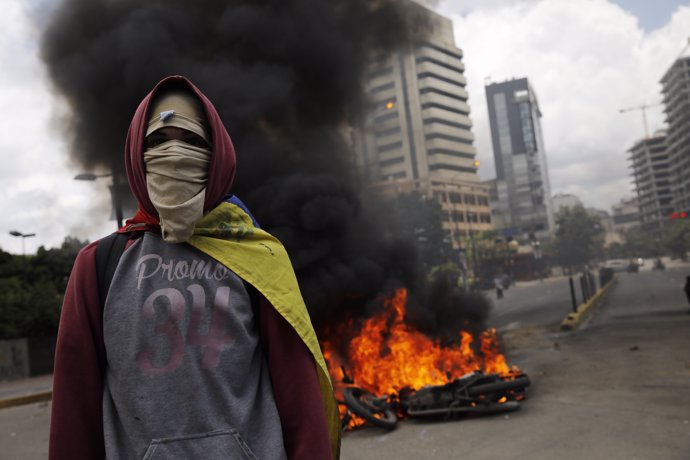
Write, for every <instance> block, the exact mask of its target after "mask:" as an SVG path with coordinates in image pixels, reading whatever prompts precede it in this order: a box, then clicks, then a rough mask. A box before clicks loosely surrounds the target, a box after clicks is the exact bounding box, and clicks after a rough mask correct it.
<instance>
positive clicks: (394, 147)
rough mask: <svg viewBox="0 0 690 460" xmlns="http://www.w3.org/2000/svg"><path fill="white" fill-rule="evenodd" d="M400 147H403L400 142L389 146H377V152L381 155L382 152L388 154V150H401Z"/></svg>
mask: <svg viewBox="0 0 690 460" xmlns="http://www.w3.org/2000/svg"><path fill="white" fill-rule="evenodd" d="M402 145H403V144H402V141H398V142H392V143H390V144H384V145H379V147H378V151H379V153H382V152H388V151H390V150H397V149H399V148H401V147H402Z"/></svg>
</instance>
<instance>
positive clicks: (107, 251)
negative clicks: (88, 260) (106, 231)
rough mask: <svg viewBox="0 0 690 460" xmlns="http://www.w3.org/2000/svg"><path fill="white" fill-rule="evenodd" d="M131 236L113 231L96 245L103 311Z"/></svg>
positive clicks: (99, 288) (99, 289)
mask: <svg viewBox="0 0 690 460" xmlns="http://www.w3.org/2000/svg"><path fill="white" fill-rule="evenodd" d="M129 238H130V235H128V234H125V233H113V234H111V235H108V236H106V237H105V238H103V239H101V240H100V241H99V242H98V246H96V277H97V279H98V293H99V301H100V304H101V311H103V309H104V308H105V299H106V297H108V291H109V290H110V283H111V282H112V280H113V276H114V275H115V269H116V268H117V264H118V263H119V262H120V257H122V253H123V252H125V246H126V245H127V241H128V240H129Z"/></svg>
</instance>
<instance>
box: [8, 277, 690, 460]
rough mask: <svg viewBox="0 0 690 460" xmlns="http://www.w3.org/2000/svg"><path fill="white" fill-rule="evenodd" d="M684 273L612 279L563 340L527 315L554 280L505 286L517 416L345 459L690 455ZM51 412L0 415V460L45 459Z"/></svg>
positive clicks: (349, 445)
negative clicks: (520, 392) (521, 378)
mask: <svg viewBox="0 0 690 460" xmlns="http://www.w3.org/2000/svg"><path fill="white" fill-rule="evenodd" d="M686 274H688V275H690V265H684V266H680V267H676V268H669V269H668V270H666V271H665V272H651V271H644V272H641V273H638V274H627V273H624V274H621V276H620V278H619V280H618V283H617V285H615V286H613V288H612V289H611V291H609V293H608V294H607V297H606V299H605V300H604V302H603V304H602V305H601V306H600V307H599V308H598V309H597V311H596V312H595V314H594V317H593V319H592V320H591V322H589V323H588V324H586V325H585V326H584V328H583V329H581V330H578V331H575V332H567V333H562V332H555V330H554V328H552V327H550V326H548V325H549V324H552V320H551V319H549V320H546V321H544V323H542V324H541V325H540V324H539V323H538V322H535V321H536V320H533V319H530V318H537V319H539V320H544V319H545V318H546V316H547V315H546V313H545V312H547V311H548V312H550V311H551V310H550V309H549V308H550V307H549V306H548V300H547V301H536V299H537V298H539V294H540V293H542V292H546V291H550V290H553V292H554V293H555V292H557V291H558V289H557V288H556V287H557V285H558V281H557V280H550V282H549V281H545V284H544V285H543V286H541V285H536V288H534V289H535V290H536V294H535V290H530V289H528V288H530V286H529V285H524V286H518V289H514V288H511V290H509V291H508V293H507V296H506V297H505V298H504V299H503V300H505V301H506V302H505V303H504V304H503V305H501V304H500V303H499V304H497V306H496V311H495V313H496V314H497V316H496V318H498V319H500V318H508V319H507V320H505V321H507V322H506V323H504V324H512V323H515V322H516V321H517V322H519V324H518V325H513V326H512V327H510V328H507V329H506V330H504V332H503V333H502V337H503V340H504V342H505V345H506V348H507V350H508V353H507V354H508V360H509V362H510V363H511V364H518V365H519V366H520V367H521V368H522V369H523V370H524V371H525V372H526V373H527V374H528V375H529V376H530V378H531V380H532V386H531V387H530V388H529V391H528V398H527V400H526V401H524V402H523V403H522V405H521V409H520V410H519V411H517V412H513V413H510V414H506V415H493V416H485V417H475V418H465V419H459V420H453V421H441V422H433V423H431V422H425V423H422V422H417V421H413V420H407V421H403V422H401V423H399V426H398V429H397V430H395V431H392V432H384V431H381V430H378V429H375V428H367V429H361V430H358V431H356V432H350V433H346V434H345V436H344V439H343V450H342V457H341V458H342V460H385V459H403V460H404V459H424V460H441V459H444V460H445V459H456V458H471V459H482V460H483V459H486V460H493V459H500V460H511V459H515V460H518V459H520V460H522V459H530V460H541V459H544V460H552V459H558V460H579V459H588V460H589V459H594V460H598V459H601V460H604V459H605V460H618V459H621V460H622V459H625V460H633V459H636V460H647V459H650V460H687V459H690V353H689V352H688V351H689V350H690V314H689V307H688V303H687V301H686V299H685V296H684V294H683V292H682V290H681V288H682V285H683V283H684V278H685V276H686ZM521 288H524V292H523V290H522V289H521ZM530 292H531V293H530ZM511 295H512V296H513V298H512V299H511ZM523 297H524V299H523ZM520 299H522V300H520ZM530 299H531V301H530ZM509 301H512V302H515V303H509ZM520 302H521V303H520ZM515 305H523V307H522V309H523V310H524V309H525V308H528V309H529V308H532V309H536V311H533V312H532V313H530V314H525V313H524V312H522V313H520V309H521V308H519V307H516V306H515ZM501 308H504V310H501ZM553 309H554V310H555V307H554V308H553ZM554 317H556V318H561V317H562V316H561V315H560V314H555V313H554ZM500 321H503V320H500ZM497 322H499V321H497ZM545 324H546V325H545ZM49 412H50V404H49V403H42V404H32V405H27V406H22V407H15V408H10V409H2V410H0V460H4V459H7V460H10V459H12V460H14V459H22V460H34V459H36V460H38V459H45V458H47V457H46V453H47V439H48V424H49Z"/></svg>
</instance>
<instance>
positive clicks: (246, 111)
mask: <svg viewBox="0 0 690 460" xmlns="http://www.w3.org/2000/svg"><path fill="white" fill-rule="evenodd" d="M417 8H418V7H413V6H412V4H411V3H408V2H404V1H396V0H244V1H243V0H196V1H188V0H165V1H163V0H146V1H141V0H64V1H63V3H62V5H61V6H60V7H59V8H58V9H57V10H56V13H55V15H54V17H53V18H52V20H51V21H50V23H49V24H48V26H47V27H46V29H45V31H44V34H43V37H42V56H43V59H44V61H45V63H46V65H47V68H48V72H49V75H50V77H51V79H52V82H53V84H54V86H55V89H56V91H57V92H59V93H60V94H61V95H62V96H64V97H65V99H66V100H67V102H68V103H69V105H70V107H71V109H72V113H71V118H70V119H69V120H68V122H69V128H70V132H71V133H72V134H73V136H74V142H73V146H72V149H71V152H72V155H74V159H76V160H77V161H78V162H79V164H80V165H81V166H83V167H85V168H89V169H93V168H114V170H115V171H121V170H122V164H123V154H122V152H123V147H124V139H125V134H126V131H127V127H128V125H129V121H130V119H131V116H132V114H133V113H134V110H135V109H136V107H137V105H138V103H139V102H140V101H141V99H142V98H143V97H144V96H145V95H146V93H147V92H148V91H149V90H150V89H151V88H152V87H153V85H154V84H155V83H156V82H158V81H159V80H160V79H161V78H163V77H165V76H167V75H172V74H182V75H186V76H187V77H189V78H190V79H191V80H192V81H193V82H194V83H195V84H196V85H197V86H199V87H200V88H201V90H202V91H204V93H205V94H206V95H207V96H208V97H209V98H210V99H211V100H212V101H213V102H214V104H215V105H216V107H217V109H218V111H219V113H220V115H221V117H222V119H223V120H224V122H225V124H226V127H227V128H228V131H229V133H230V135H231V137H232V138H233V142H234V143H235V147H236V150H237V155H238V167H237V179H236V182H235V186H234V189H233V192H234V193H235V194H236V195H238V196H239V197H240V198H242V199H243V200H244V201H245V202H246V203H247V204H248V205H249V207H250V209H251V210H252V211H253V213H254V214H255V216H256V217H257V219H258V221H259V222H260V223H261V224H262V226H263V227H264V228H266V229H267V230H269V231H270V232H272V233H273V234H275V235H276V236H277V237H279V238H280V239H281V240H282V241H283V242H284V244H285V245H286V248H287V249H288V252H289V253H290V255H291V257H292V259H293V262H294V264H295V269H296V272H297V275H298V278H299V281H300V285H301V288H302V290H303V294H304V296H305V300H306V302H307V305H308V307H309V309H310V311H311V313H312V317H313V320H314V322H315V323H316V325H317V326H318V325H319V324H322V323H324V322H327V321H336V320H338V318H340V317H342V316H344V315H345V314H347V315H353V314H355V315H360V316H361V315H366V314H368V313H370V311H371V309H373V308H376V305H378V302H377V300H376V299H377V296H378V295H380V294H385V293H387V292H388V291H389V290H390V289H391V288H392V287H394V286H396V285H404V286H406V287H408V288H409V289H410V291H411V293H412V295H413V296H414V299H415V301H414V302H412V307H411V312H410V313H411V315H412V316H413V317H414V318H415V319H416V322H417V323H418V324H419V325H420V327H421V328H423V329H424V330H425V331H427V332H434V331H435V332H438V331H446V330H449V328H451V327H454V328H456V329H455V332H457V330H458V329H460V328H463V329H467V327H468V324H471V325H473V326H474V327H483V322H484V320H485V317H486V311H487V308H486V302H484V301H480V300H476V299H472V300H467V299H464V298H461V297H458V296H459V294H457V293H454V291H453V289H452V288H450V287H449V286H439V285H435V286H426V284H425V282H424V280H423V278H422V277H421V273H420V270H419V269H418V261H417V259H416V251H415V248H414V245H413V244H412V243H411V242H406V241H400V240H399V239H397V238H395V237H391V236H385V237H384V236H383V235H384V232H383V231H382V227H383V225H384V224H383V223H380V222H377V219H376V218H375V216H372V215H369V214H370V212H369V211H368V206H367V204H368V200H369V199H370V198H367V197H366V195H364V194H363V191H362V190H361V188H360V187H358V186H357V182H356V177H354V175H353V172H352V171H353V168H352V163H353V160H352V159H353V155H352V152H351V151H350V143H349V139H348V134H347V127H348V126H352V125H356V123H357V121H358V120H359V119H360V117H361V116H362V115H363V114H364V113H365V109H366V108H367V103H368V101H367V100H366V97H365V92H364V89H363V88H364V81H365V79H366V72H367V64H368V62H370V60H371V59H373V58H374V56H376V55H380V56H385V55H387V54H390V53H392V52H395V51H396V50H404V49H406V48H407V47H408V46H410V45H411V44H413V43H414V41H415V40H416V39H418V38H419V37H420V36H421V35H422V34H423V32H424V30H425V24H424V23H423V21H422V20H420V17H419V16H418V15H417V14H416V13H415V12H416V11H417ZM393 230H394V229H390V228H389V229H387V232H386V233H387V234H391V233H394V231H393ZM439 325H444V326H445V328H444V327H442V326H439ZM461 326H462V327H461Z"/></svg>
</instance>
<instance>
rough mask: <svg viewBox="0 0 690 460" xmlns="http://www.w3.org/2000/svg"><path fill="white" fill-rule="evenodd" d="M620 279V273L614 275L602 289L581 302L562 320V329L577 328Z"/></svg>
mask: <svg viewBox="0 0 690 460" xmlns="http://www.w3.org/2000/svg"><path fill="white" fill-rule="evenodd" d="M617 280H618V275H614V277H613V278H612V279H611V281H609V282H608V283H606V284H605V285H604V286H603V287H602V288H601V289H599V290H598V291H597V292H596V293H595V294H594V295H593V296H592V297H591V298H590V299H589V300H588V301H587V302H585V303H581V304H580V305H579V306H578V307H577V311H574V312H572V313H569V314H568V316H566V317H565V318H564V319H563V321H561V330H564V331H569V330H573V329H575V328H577V327H578V326H579V325H580V324H581V323H582V321H584V319H585V318H586V317H587V316H589V313H591V311H592V310H593V309H594V307H595V306H597V305H598V304H599V302H600V301H601V298H602V297H603V296H604V294H606V292H607V291H608V290H609V289H611V286H613V285H614V284H615V283H616V281H617Z"/></svg>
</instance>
